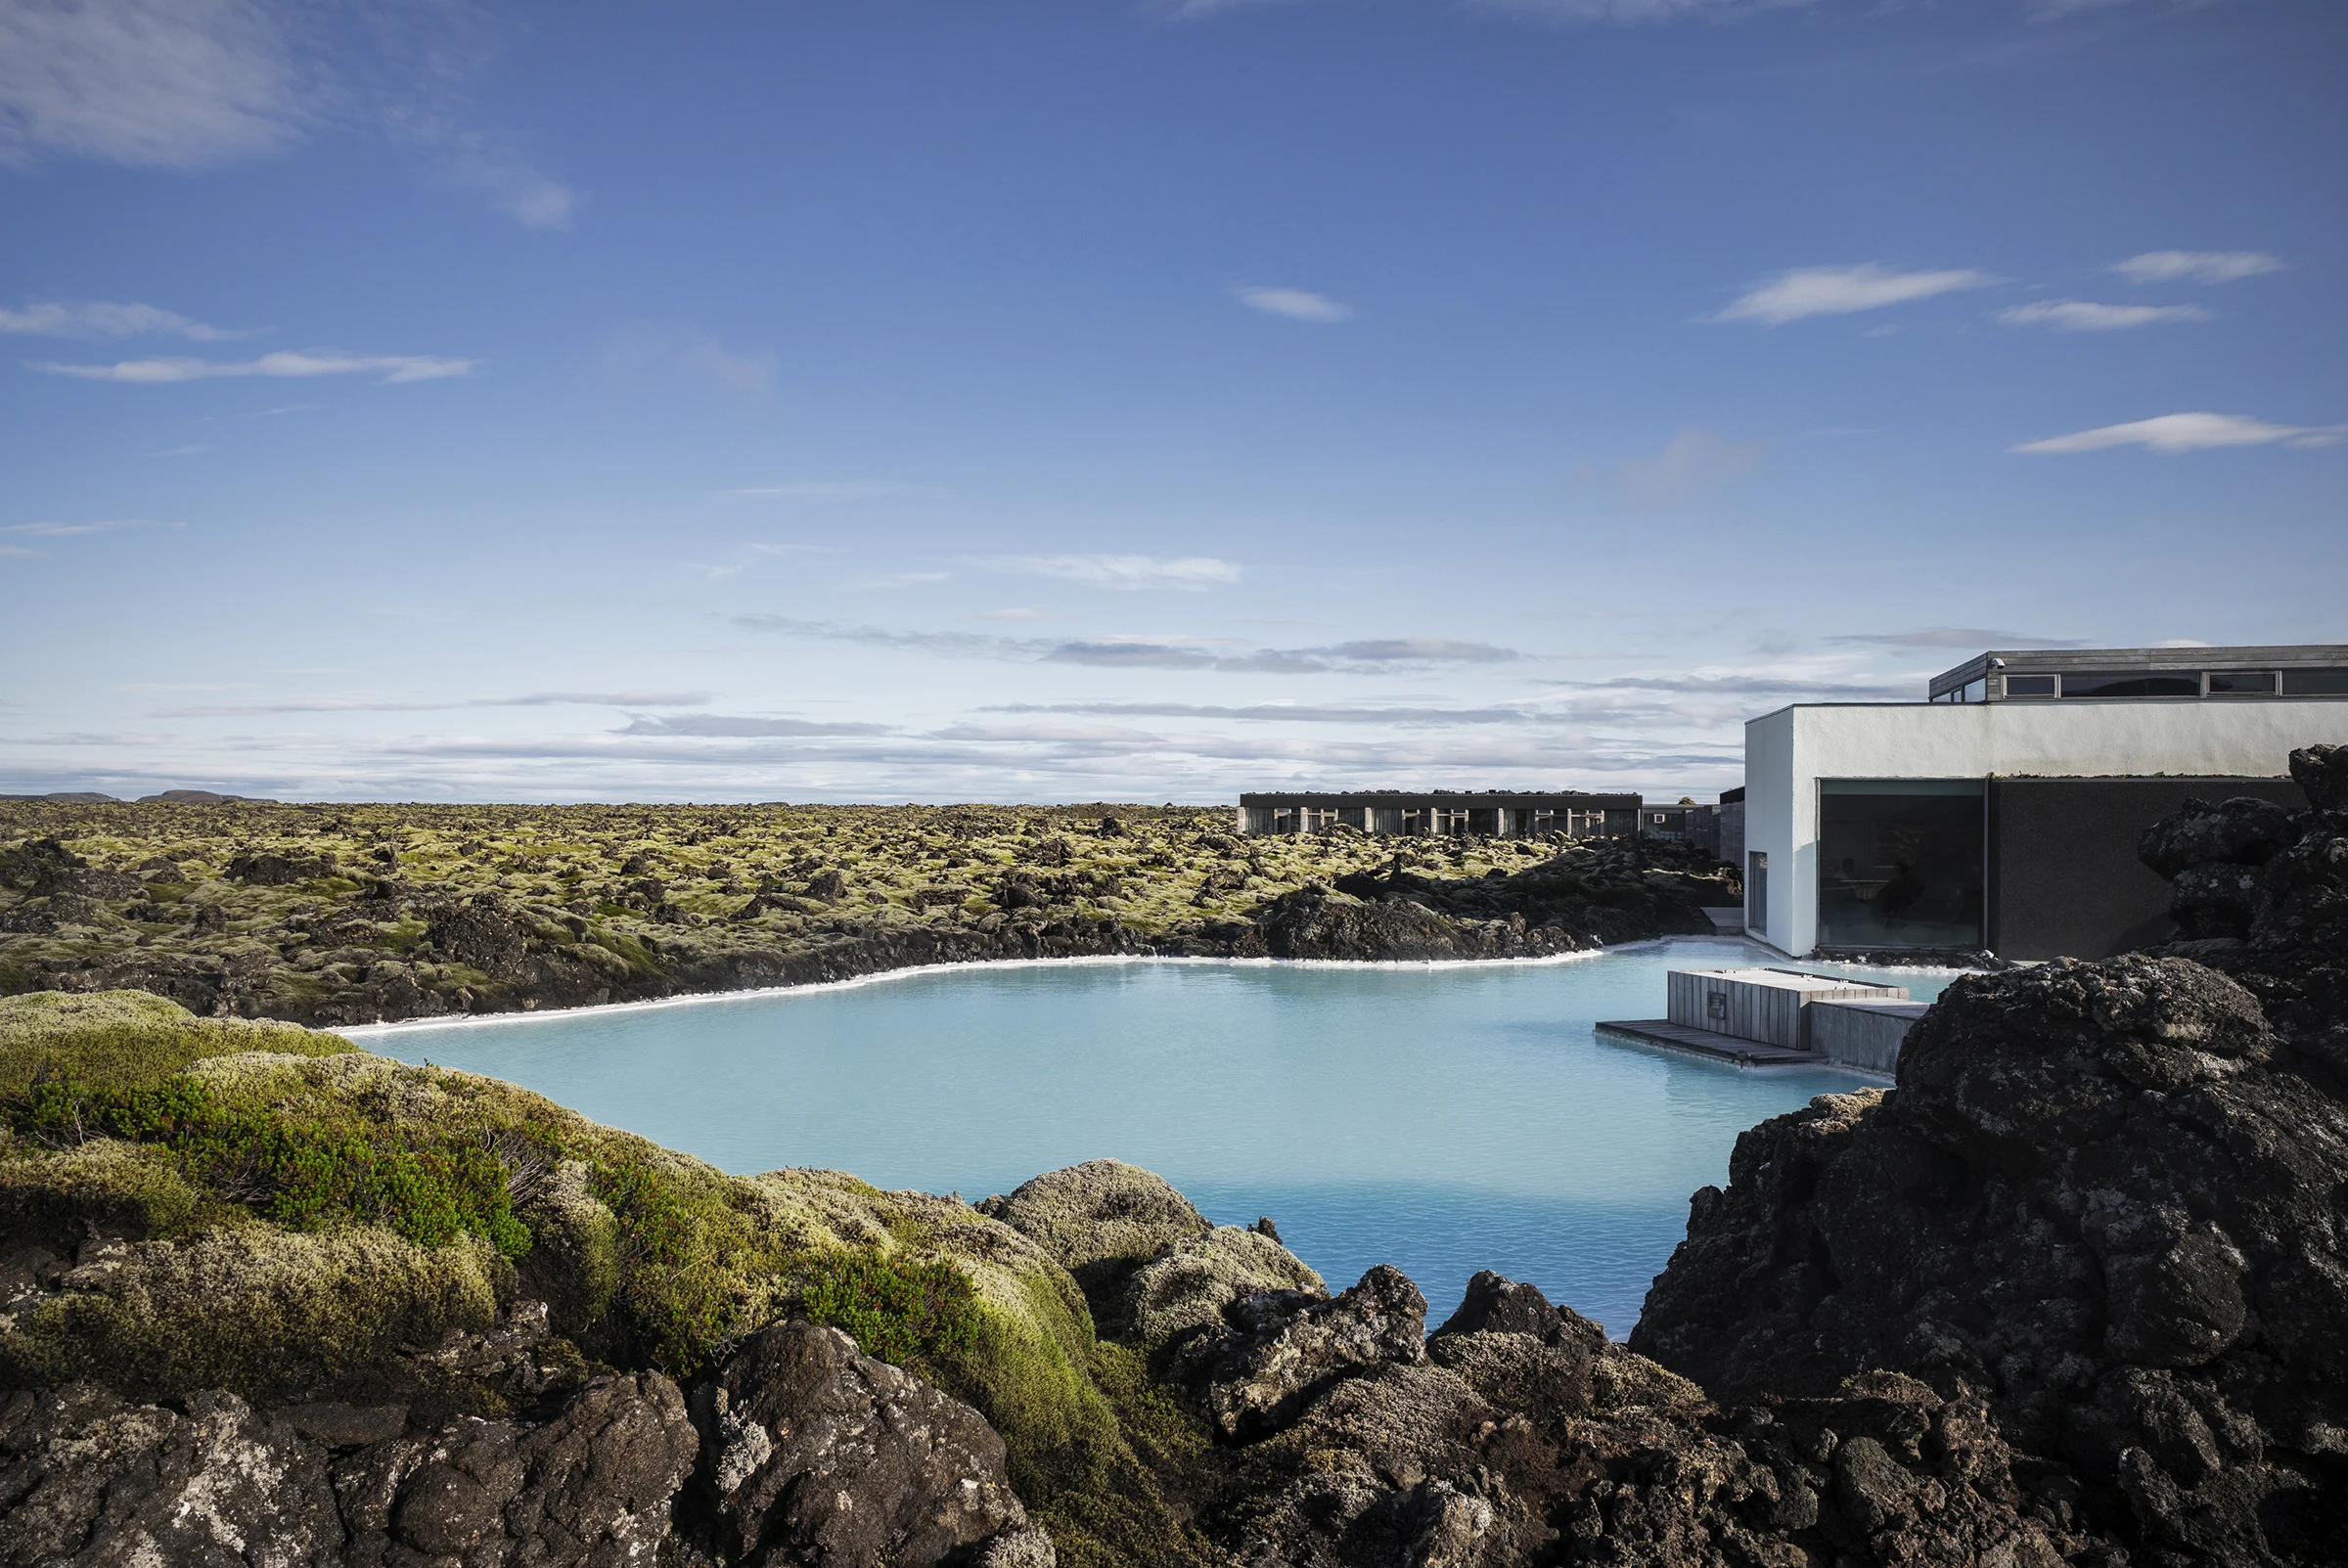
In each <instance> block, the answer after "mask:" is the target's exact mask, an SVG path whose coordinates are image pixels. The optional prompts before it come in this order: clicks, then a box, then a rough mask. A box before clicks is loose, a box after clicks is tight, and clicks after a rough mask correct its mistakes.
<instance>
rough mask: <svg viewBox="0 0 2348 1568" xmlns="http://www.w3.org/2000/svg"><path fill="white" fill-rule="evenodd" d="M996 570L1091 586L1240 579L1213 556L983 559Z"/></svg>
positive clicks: (1190, 585)
mask: <svg viewBox="0 0 2348 1568" xmlns="http://www.w3.org/2000/svg"><path fill="white" fill-rule="evenodd" d="M983 564H985V565H987V566H990V567H992V568H994V569H995V570H997V571H1013V572H1023V573H1026V574H1028V575H1031V576H1036V577H1058V578H1060V579H1061V580H1062V581H1065V582H1072V583H1083V584H1085V585H1086V586H1087V587H1092V588H1123V589H1138V588H1178V589H1184V590H1188V591H1191V592H1201V591H1203V590H1205V589H1209V588H1213V587H1215V586H1216V585H1218V584H1221V583H1236V582H1238V581H1239V580H1240V568H1239V567H1238V566H1237V565H1235V564H1233V563H1232V562H1231V561H1228V560H1216V559H1215V558H1214V557H1212V556H1175V557H1167V556H1115V555H1101V556H1006V557H997V558H995V559H993V560H987V561H985V562H983Z"/></svg>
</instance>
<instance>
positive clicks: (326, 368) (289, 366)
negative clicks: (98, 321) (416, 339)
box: [25, 348, 481, 385]
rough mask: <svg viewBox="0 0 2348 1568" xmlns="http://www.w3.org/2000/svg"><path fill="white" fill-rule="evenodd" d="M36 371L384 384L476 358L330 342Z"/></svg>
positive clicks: (45, 364) (145, 378)
mask: <svg viewBox="0 0 2348 1568" xmlns="http://www.w3.org/2000/svg"><path fill="white" fill-rule="evenodd" d="M25 363H26V364H27V365H29V366H31V368H32V369H34V370H37V371H46V372H47V373H48V374H50V375H52V376H71V377H75V378H78V379H79V380H81V381H132V382H138V383H141V384H145V385H156V384H160V383H163V382H167V381H210V380H213V379H215V378H217V377H223V376H277V377H292V378H296V379H299V378H306V377H313V376H371V375H374V374H375V373H377V372H379V371H380V372H382V373H383V379H384V383H385V384H389V383H392V382H397V381H440V380H442V379H443V378H446V377H450V376H470V375H472V374H473V371H474V367H475V366H477V365H479V364H480V363H481V362H480V361H479V360H477V359H446V358H442V357H440V356H438V355H432V354H345V353H342V352H340V351H339V350H336V349H331V348H312V349H300V350H294V349H286V350H281V351H280V352H278V353H274V354H263V355H262V356H261V357H260V358H258V359H240V360H220V359H126V360H122V361H120V362H118V363H116V364H113V365H61V364H56V363H54V362H49V361H41V360H27V361H26V362H25Z"/></svg>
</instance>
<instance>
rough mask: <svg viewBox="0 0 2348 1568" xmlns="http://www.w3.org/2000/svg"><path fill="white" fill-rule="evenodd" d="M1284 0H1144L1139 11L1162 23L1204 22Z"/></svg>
mask: <svg viewBox="0 0 2348 1568" xmlns="http://www.w3.org/2000/svg"><path fill="white" fill-rule="evenodd" d="M1279 3H1282V0H1142V4H1141V5H1140V7H1139V9H1140V11H1141V13H1142V14H1143V15H1144V16H1146V17H1154V18H1156V19H1158V20H1159V21H1161V22H1203V21H1205V20H1206V19H1207V18H1209V17H1219V16H1221V15H1222V14H1223V13H1224V12H1226V11H1241V10H1250V9H1253V8H1254V7H1256V6H1262V5H1274V4H1279Z"/></svg>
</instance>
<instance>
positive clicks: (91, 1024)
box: [0, 991, 358, 1093]
mask: <svg viewBox="0 0 2348 1568" xmlns="http://www.w3.org/2000/svg"><path fill="white" fill-rule="evenodd" d="M357 1049H358V1048H357V1047H356V1046H353V1045H352V1044H351V1043H350V1042H349V1041H347V1040H345V1039H343V1038H342V1037H341V1036H340V1035H330V1034H319V1033H316V1032H314V1031H311V1030H308V1029H304V1028H301V1027H300V1026H299V1025H297V1024H290V1023H274V1022H267V1021H258V1020H252V1019H246V1018H199V1017H197V1016H196V1015H195V1014H194V1013H192V1012H190V1011H188V1009H187V1008H183V1007H181V1006H179V1005H178V1004H177V1003H175V1002H167V1001H165V1000H164V999H163V998H161V997H157V996H150V995H148V994H147V993H146V992H144V991H102V992H98V993H95V994H92V995H88V996H76V995H71V994H68V993H66V992H61V991H35V992H30V993H27V994H25V995H22V996H13V997H0V1093H18V1092H22V1091H23V1090H24V1089H25V1088H26V1087H27V1086H29V1085H30V1084H31V1082H32V1080H33V1078H34V1076H35V1075H36V1074H38V1073H40V1072H41V1071H42V1070H43V1069H44V1068H49V1069H51V1070H52V1071H56V1070H61V1069H62V1070H65V1071H68V1072H69V1073H70V1074H71V1075H72V1076H73V1077H75V1078H78V1079H80V1080H82V1081H83V1082H86V1083H90V1084H95V1085H99V1086H103V1087H107V1088H123V1089H128V1088H136V1087H140V1086H145V1085H153V1084H158V1083H160V1082H161V1081H162V1080H164V1079H166V1078H168V1077H170V1076H171V1075H172V1074H174V1073H177V1072H179V1071H181V1070H182V1069H184V1068H186V1067H187V1066H188V1065H189V1064H190V1063H191V1062H195V1061H200V1060H203V1058H205V1057H208V1056H221V1055H227V1054H229V1053H233V1052H244V1051H265V1052H274V1053H281V1054H286V1055H296V1056H324V1055H333V1054H337V1053H343V1052H350V1051H356V1050H357Z"/></svg>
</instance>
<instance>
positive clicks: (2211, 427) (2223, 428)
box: [2013, 414, 2348, 453]
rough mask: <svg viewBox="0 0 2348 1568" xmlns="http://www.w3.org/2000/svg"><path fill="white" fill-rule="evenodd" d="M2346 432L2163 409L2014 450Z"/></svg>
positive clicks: (2169, 447) (2175, 445) (2161, 445)
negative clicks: (2128, 421)
mask: <svg viewBox="0 0 2348 1568" xmlns="http://www.w3.org/2000/svg"><path fill="white" fill-rule="evenodd" d="M2343 434H2348V426H2341V425H2331V426H2309V425H2270V424H2268V423H2267V422H2266V421H2264V420H2254V419H2252V418H2250V417H2249V416H2248V415H2246V414H2163V415H2161V416H2160V417H2159V418H2157V419H2149V420H2137V421H2134V422H2133V423H2131V424H2127V425H2106V426H2101V427H2100V428H2098V429H2093V430H2079V431H2076V432H2074V433H2072V434H2070V435H2055V436H2050V437H2048V438H2047V439H2046V440H2043V441H2025V442H2024V443H2022V444H2021V445H2020V446H2017V447H2015V448H2014V449H2013V450H2014V451H2016V452H2043V453H2064V452H2100V451H2102V450H2103V449H2104V448H2106V447H2114V446H2141V447H2144V448H2145V450H2147V451H2151V452H2170V453H2174V452H2206V451H2209V450H2211V449H2212V448H2215V447H2226V446H2271V445H2274V444H2275V443H2276V442H2279V441H2280V442H2281V443H2283V444H2284V445H2287V446H2329V445H2331V444H2332V443H2333V442H2334V441H2337V440H2338V439H2340V437H2341V436H2342V435H2343Z"/></svg>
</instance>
